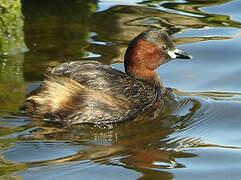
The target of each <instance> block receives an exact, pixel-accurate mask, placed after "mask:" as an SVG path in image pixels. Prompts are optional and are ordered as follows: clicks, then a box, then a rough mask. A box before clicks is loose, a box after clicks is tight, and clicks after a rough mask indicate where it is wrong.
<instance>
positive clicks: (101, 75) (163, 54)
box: [26, 30, 191, 124]
mask: <svg viewBox="0 0 241 180" xmlns="http://www.w3.org/2000/svg"><path fill="white" fill-rule="evenodd" d="M174 58H183V59H189V58H191V56H190V55H188V54H187V53H184V52H183V51H181V50H179V49H177V48H176V47H175V45H174V43H173V42H172V40H171V38H170V37H169V36H168V34H167V33H166V32H163V31H160V30H149V31H145V32H143V33H141V34H139V35H138V36H137V37H136V38H134V39H133V40H132V41H131V43H130V45H129V46H128V48H127V50H126V53H125V59H124V65H125V72H126V73H123V72H121V71H119V70H116V69H113V68H111V67H109V66H106V65H102V64H101V63H99V62H95V61H75V62H66V63H63V64H60V65H58V66H57V67H55V68H53V69H50V70H49V72H48V75H47V78H46V79H45V80H44V82H43V84H42V85H41V86H40V87H39V88H38V89H37V90H35V91H34V93H32V95H31V96H30V97H29V98H27V99H26V107H27V112H28V113H30V114H32V115H34V116H37V117H40V118H44V119H46V120H48V121H53V122H61V123H69V124H83V123H90V124H108V123H116V122H121V121H124V120H128V119H133V118H135V117H136V116H137V114H138V113H140V112H143V111H144V110H145V109H147V108H148V107H150V106H152V105H153V104H155V102H157V101H161V100H162V97H163V96H164V94H165V88H164V86H163V84H162V82H161V80H160V78H159V76H158V75H157V74H156V72H155V69H156V68H157V67H159V66H160V65H161V64H163V63H165V62H167V61H168V60H171V59H174Z"/></svg>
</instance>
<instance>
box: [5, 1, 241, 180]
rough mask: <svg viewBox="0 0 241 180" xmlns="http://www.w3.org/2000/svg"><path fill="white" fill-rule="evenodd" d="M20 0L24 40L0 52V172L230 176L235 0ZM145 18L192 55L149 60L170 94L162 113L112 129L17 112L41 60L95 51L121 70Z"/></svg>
mask: <svg viewBox="0 0 241 180" xmlns="http://www.w3.org/2000/svg"><path fill="white" fill-rule="evenodd" d="M21 5H22V8H21V13H22V15H23V16H24V19H23V20H22V21H23V25H22V29H21V27H20V29H19V31H22V32H23V33H22V35H21V33H20V35H19V36H23V37H21V38H20V39H23V40H24V41H23V42H21V43H20V44H23V43H24V45H22V48H18V50H16V49H14V48H13V49H14V51H11V53H9V52H10V51H9V52H3V53H2V54H1V56H0V72H1V76H0V81H1V83H0V89H1V91H0V99H1V101H0V151H1V156H0V167H1V168H0V177H1V178H0V179H7V178H9V179H26V180H27V179H35V180H37V179H51V180H52V179H58V180H60V179H73V180H74V179H111V180H112V179H115V180H117V179H139V180H144V179H146V180H147V179H148V180H150V179H165V180H168V179H178V180H182V179H183V180H187V179H212V180H213V179H218V180H220V179H225V180H226V179H232V180H233V179H234V180H235V179H237V180H238V179H240V176H241V173H240V169H241V131H240V129H241V111H240V109H241V83H240V77H241V61H240V60H241V53H240V52H241V51H240V50H241V49H240V47H241V46H240V44H241V38H240V27H241V22H240V19H241V13H240V2H239V1H237V0H236V1H235V0H234V1H228V0H221V1H193V0H187V1H179V0H176V1H141V0H131V1H130V0H129V1H114V0H110V1H109V0H105V1H97V0H89V1H87V0H79V1H68V2H66V1H64V0H52V1H43V0H35V1H31V0H22V2H21ZM153 27H154V28H159V29H164V30H166V31H167V32H168V33H169V34H170V35H172V36H173V37H174V41H175V42H176V44H178V47H179V48H180V49H184V50H185V51H187V52H189V53H190V54H192V55H193V56H194V58H193V59H192V60H191V61H185V60H174V61H171V62H168V63H166V64H164V65H162V66H161V67H159V68H158V69H157V72H158V74H159V75H160V77H161V78H162V80H163V82H164V84H165V86H167V87H170V88H171V90H170V91H173V93H174V95H173V96H174V97H172V98H171V99H175V101H177V103H174V105H173V106H172V107H171V108H170V109H169V111H168V112H166V113H165V114H163V115H161V116H158V117H154V118H151V117H149V116H148V117H143V118H142V119H141V120H140V121H129V122H125V123H122V124H120V125H119V126H116V127H113V128H112V129H109V128H108V127H106V129H100V128H95V127H88V128H76V127H61V126H57V125H54V124H49V123H45V122H43V121H42V120H41V119H35V118H29V117H26V116H24V115H22V114H20V112H19V108H20V107H21V106H22V105H23V101H24V99H25V97H26V95H27V93H28V92H29V91H31V90H32V89H34V88H35V87H36V86H37V85H38V84H39V82H41V81H42V80H43V78H44V72H45V70H46V68H47V67H49V66H51V67H52V66H55V65H57V64H60V63H61V62H65V61H70V60H97V61H100V62H102V63H104V64H110V65H111V66H113V67H115V68H117V69H119V70H123V64H122V62H123V55H124V52H125V49H126V47H127V45H128V43H129V42H130V40H131V39H132V38H133V37H135V36H136V35H137V34H139V33H140V32H142V31H144V30H147V29H149V28H153ZM19 49H20V51H19Z"/></svg>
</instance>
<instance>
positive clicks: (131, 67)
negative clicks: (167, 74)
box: [124, 39, 163, 81]
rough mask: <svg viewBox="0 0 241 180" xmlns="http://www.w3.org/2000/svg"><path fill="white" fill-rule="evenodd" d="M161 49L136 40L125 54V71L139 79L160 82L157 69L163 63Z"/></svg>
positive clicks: (152, 44)
mask: <svg viewBox="0 0 241 180" xmlns="http://www.w3.org/2000/svg"><path fill="white" fill-rule="evenodd" d="M162 59H163V56H162V53H161V51H160V50H159V47H158V46H157V45H156V44H155V43H153V42H149V41H145V40H142V39H134V40H133V41H132V42H131V43H130V45H129V46H128V48H127V50H126V54H125V61H124V64H125V71H126V73H128V74H131V75H133V76H134V77H136V78H138V79H143V80H149V81H158V80H159V77H158V75H157V74H156V72H155V69H156V68H157V67H159V66H160V65H161V64H162V63H163V60H162Z"/></svg>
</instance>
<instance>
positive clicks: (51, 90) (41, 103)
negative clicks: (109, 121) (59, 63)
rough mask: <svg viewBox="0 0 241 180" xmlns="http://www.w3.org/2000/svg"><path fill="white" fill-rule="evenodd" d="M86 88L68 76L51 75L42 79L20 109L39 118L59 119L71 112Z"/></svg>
mask: <svg viewBox="0 0 241 180" xmlns="http://www.w3.org/2000/svg"><path fill="white" fill-rule="evenodd" d="M86 90H87V88H85V87H84V86H82V85H80V84H79V83H78V82H76V81H74V80H72V79H70V78H68V77H61V76H53V75H51V76H49V77H48V78H47V79H46V80H44V82H43V84H42V86H40V87H39V89H38V90H37V93H36V94H34V95H32V96H30V97H28V98H27V99H26V100H25V103H26V104H25V106H24V107H23V108H22V109H23V110H25V111H26V112H28V113H30V114H32V115H35V116H38V117H41V118H51V119H52V118H57V119H59V120H60V119H63V118H65V117H67V115H68V114H70V113H71V112H73V110H74V109H75V108H76V106H75V105H76V104H77V103H78V104H79V100H81V98H82V97H84V96H83V94H85V93H86ZM76 97H78V102H77V101H76V100H75V98H76Z"/></svg>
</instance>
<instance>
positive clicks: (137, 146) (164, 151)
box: [4, 90, 201, 179]
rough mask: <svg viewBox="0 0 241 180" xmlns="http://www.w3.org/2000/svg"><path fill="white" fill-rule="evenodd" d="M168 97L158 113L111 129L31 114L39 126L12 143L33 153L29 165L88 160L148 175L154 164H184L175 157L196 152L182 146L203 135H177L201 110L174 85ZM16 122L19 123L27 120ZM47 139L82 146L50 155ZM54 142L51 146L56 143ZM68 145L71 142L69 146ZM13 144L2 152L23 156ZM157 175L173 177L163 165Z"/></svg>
mask: <svg viewBox="0 0 241 180" xmlns="http://www.w3.org/2000/svg"><path fill="white" fill-rule="evenodd" d="M167 97H168V98H167V101H168V102H167V106H166V108H165V109H164V110H163V112H162V115H160V114H159V115H158V116H157V115H156V114H155V113H153V112H152V111H151V112H149V113H147V114H145V116H144V117H143V115H142V116H141V117H140V118H139V119H138V120H136V121H130V122H126V123H121V124H119V125H118V126H113V127H112V128H111V129H109V128H108V129H103V127H102V128H97V127H93V126H71V127H69V126H68V127H65V128H64V127H58V126H56V125H53V124H49V123H45V122H43V121H42V120H35V125H34V127H38V128H34V129H32V130H29V132H28V133H29V135H24V136H21V141H22V142H18V143H17V144H16V145H14V146H15V148H17V147H16V146H21V147H22V148H24V151H22V153H26V152H27V151H29V153H30V152H31V154H32V158H30V159H29V160H27V162H25V163H24V165H26V166H27V167H36V166H40V165H44V166H45V165H46V164H48V165H54V166H56V165H58V164H63V163H70V162H71V163H72V162H83V161H85V160H87V161H92V162H94V163H100V164H106V165H111V166H122V167H125V168H130V169H134V170H136V171H138V172H141V173H145V174H144V176H143V177H142V178H144V177H149V174H151V173H152V172H153V171H154V169H156V170H158V169H159V170H161V169H163V170H164V169H170V168H183V167H185V165H184V164H181V163H179V162H178V158H192V157H195V156H197V155H196V154H193V153H190V152H185V151H183V149H185V148H189V147H192V146H193V144H194V143H195V147H196V146H197V145H198V143H200V142H201V141H200V139H197V140H196V139H192V138H191V137H186V138H184V137H182V139H180V138H179V137H178V134H176V133H178V132H181V131H184V130H185V129H186V128H188V127H187V126H192V124H193V123H197V122H196V120H197V118H196V116H199V115H198V113H199V110H200V107H201V104H200V102H199V101H197V100H195V99H191V98H181V97H176V96H175V94H173V92H172V90H169V95H168V96H167ZM170 106H171V108H170ZM20 127H21V128H23V127H26V125H24V126H20ZM30 127H33V125H32V124H29V129H30ZM25 133H26V132H25ZM171 134H174V136H173V137H170V135H171ZM24 142H25V143H24ZM27 142H30V143H27ZM31 142H32V143H31ZM33 142H35V143H37V144H39V145H38V151H35V150H34V149H35V148H34V146H35V143H33ZM51 142H53V143H54V142H55V143H57V142H59V143H60V142H63V143H67V147H68V149H72V148H73V147H78V146H80V149H81V150H80V151H78V152H77V153H73V152H72V153H71V155H69V156H66V155H67V153H66V152H65V153H64V154H62V155H61V154H59V155H57V156H59V157H58V158H53V157H52V158H50V157H51V156H53V155H51V154H50V152H46V149H49V148H50V147H48V146H47V145H48V144H49V143H51ZM53 143H52V144H53ZM55 143H54V144H53V145H51V146H53V147H55V146H57V144H55ZM37 144H36V145H37ZM41 144H42V145H41ZM72 145H75V146H73V147H72ZM14 146H13V147H10V149H9V150H10V152H9V153H4V156H5V157H8V158H10V159H11V158H13V157H14V156H15V158H14V159H15V160H16V159H19V157H20V159H21V160H20V159H19V160H20V162H24V161H26V160H25V159H26V158H27V157H25V156H24V155H23V154H22V153H21V151H19V152H18V153H17V155H16V154H15V155H13V154H11V148H14ZM61 146H62V145H61ZM41 147H43V148H41ZM62 147H63V146H62ZM28 149H29V150H28ZM77 149H78V148H77ZM49 150H50V149H49ZM41 151H43V154H42V153H41ZM36 153H37V154H36ZM55 156H56V155H55ZM36 157H39V159H48V160H38V161H34V160H33V159H35V158H36ZM46 157H48V158H46ZM31 159H32V160H31ZM19 160H17V161H19ZM20 164H21V163H20ZM159 170H158V171H159ZM159 175H161V177H162V176H163V177H165V178H167V179H170V178H171V177H172V175H171V174H170V173H168V172H164V171H161V174H159Z"/></svg>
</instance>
